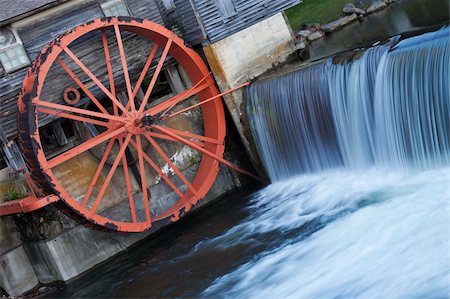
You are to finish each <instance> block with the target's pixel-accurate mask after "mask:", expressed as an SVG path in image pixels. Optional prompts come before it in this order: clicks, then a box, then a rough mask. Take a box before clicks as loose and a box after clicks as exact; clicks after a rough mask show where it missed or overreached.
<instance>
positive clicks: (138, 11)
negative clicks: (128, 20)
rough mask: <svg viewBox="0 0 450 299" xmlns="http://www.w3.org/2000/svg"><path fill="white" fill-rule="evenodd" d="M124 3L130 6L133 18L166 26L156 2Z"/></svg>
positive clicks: (143, 0) (151, 0)
mask: <svg viewBox="0 0 450 299" xmlns="http://www.w3.org/2000/svg"><path fill="white" fill-rule="evenodd" d="M124 2H125V3H126V4H127V5H128V8H129V10H130V13H131V16H133V17H135V18H141V19H146V20H151V21H153V22H156V23H158V24H161V25H163V24H164V22H163V17H162V16H161V13H160V11H159V9H158V5H157V4H156V0H124Z"/></svg>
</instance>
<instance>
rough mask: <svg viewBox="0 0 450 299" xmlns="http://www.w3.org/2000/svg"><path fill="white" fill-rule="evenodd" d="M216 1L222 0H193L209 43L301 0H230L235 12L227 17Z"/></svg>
mask: <svg viewBox="0 0 450 299" xmlns="http://www.w3.org/2000/svg"><path fill="white" fill-rule="evenodd" d="M216 1H222V0H193V2H194V3H195V6H196V9H197V12H198V14H199V15H200V18H201V20H202V23H203V26H204V28H205V31H206V33H207V35H208V40H209V41H210V42H211V43H215V42H217V41H219V40H221V39H223V38H225V37H228V36H230V35H232V34H234V33H236V32H238V31H240V30H242V29H244V28H247V27H250V26H252V25H254V24H256V23H257V22H259V21H261V20H263V19H266V18H268V17H271V16H273V15H275V14H277V13H278V12H280V11H283V10H285V9H287V8H289V7H292V6H294V5H296V4H298V3H300V2H301V0H232V1H233V3H234V5H235V8H236V12H237V13H236V15H234V16H233V17H231V18H229V19H224V18H223V17H222V16H221V14H220V12H219V10H218V8H217V4H216Z"/></svg>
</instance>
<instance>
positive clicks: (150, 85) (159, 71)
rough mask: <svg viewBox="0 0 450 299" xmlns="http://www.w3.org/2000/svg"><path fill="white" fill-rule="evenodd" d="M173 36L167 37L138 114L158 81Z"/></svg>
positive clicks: (142, 109)
mask: <svg viewBox="0 0 450 299" xmlns="http://www.w3.org/2000/svg"><path fill="white" fill-rule="evenodd" d="M172 41H173V34H172V36H169V37H168V40H167V43H166V45H165V47H164V51H163V53H162V55H161V58H160V59H159V62H158V66H157V67H156V70H155V73H154V74H153V77H152V80H151V81H150V84H149V86H148V88H147V92H146V93H145V95H144V98H143V99H142V103H141V107H140V108H139V113H142V112H144V110H145V107H146V106H147V103H148V100H149V98H150V95H151V94H152V91H153V88H154V87H155V84H156V80H158V77H159V74H160V73H161V70H162V67H163V65H164V62H165V61H166V58H167V55H168V54H169V50H170V47H171V46H172Z"/></svg>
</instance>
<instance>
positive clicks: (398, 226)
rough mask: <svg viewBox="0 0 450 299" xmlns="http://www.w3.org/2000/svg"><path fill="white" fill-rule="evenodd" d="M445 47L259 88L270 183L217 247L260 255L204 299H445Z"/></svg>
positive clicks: (417, 40)
mask: <svg viewBox="0 0 450 299" xmlns="http://www.w3.org/2000/svg"><path fill="white" fill-rule="evenodd" d="M449 33H450V31H449V28H444V29H442V30H439V31H437V32H433V33H427V34H423V35H420V36H416V37H413V38H409V39H404V40H402V41H400V42H395V41H392V43H388V44H385V45H380V46H377V47H373V48H371V49H369V50H367V51H365V52H363V53H362V54H359V55H357V57H356V58H353V59H352V60H351V61H349V60H344V61H342V59H341V60H340V61H338V60H339V59H336V58H330V59H328V60H326V61H324V62H320V63H317V64H314V65H312V66H309V67H306V68H302V69H299V70H296V71H294V72H291V73H288V74H284V75H281V76H278V77H271V78H267V79H262V80H259V81H257V82H256V83H254V84H253V85H252V86H251V88H250V89H249V90H248V116H249V122H250V124H251V127H252V132H253V135H254V139H255V142H256V146H257V149H258V151H259V153H260V155H261V157H262V160H263V163H264V165H265V166H266V169H267V172H268V174H269V176H270V178H271V180H272V181H273V182H274V183H273V184H272V185H270V186H269V187H267V188H265V189H264V190H262V191H260V192H258V193H256V194H255V195H254V197H253V200H252V205H251V206H250V207H249V208H248V209H249V211H250V213H251V216H250V217H249V218H248V219H247V220H246V221H243V222H241V223H240V224H239V225H236V226H235V227H233V228H232V229H230V230H229V231H228V232H227V233H226V234H224V235H223V236H221V237H220V238H217V239H216V240H215V242H220V244H228V245H222V247H227V246H229V247H233V245H229V244H236V243H241V242H245V244H248V245H247V246H249V247H253V248H258V247H261V246H264V248H265V249H264V250H263V251H262V252H259V253H258V254H255V255H254V256H253V257H252V258H251V259H249V260H248V262H247V263H245V264H244V265H242V266H241V267H239V268H237V269H236V270H234V271H232V272H230V273H228V274H226V275H223V276H222V277H220V278H218V279H216V280H215V281H214V282H213V283H212V284H211V286H210V287H209V288H208V289H207V290H206V291H205V292H204V293H203V294H204V295H205V296H206V297H208V296H212V295H215V294H222V296H223V297H227V298H236V297H239V298H256V297H260V298H261V297H269V298H448V295H449V294H450V284H449V282H450V257H449V255H448V253H449V252H450V240H449V238H448V236H449V233H450V231H449V228H450V210H449V207H450V205H449V202H450V167H449V165H450V163H449V162H450V160H449V158H450V146H449V145H450V136H449V132H450V123H449V121H450V97H449V95H450V94H449V83H450V82H449V69H450V68H449V67H450V62H449V57H450V48H449V46H450V43H449V39H450V38H449V37H450V34H449ZM275 240H282V241H279V242H277V241H275ZM211 242H213V241H211ZM261 243H262V244H264V245H261ZM234 246H236V245H234Z"/></svg>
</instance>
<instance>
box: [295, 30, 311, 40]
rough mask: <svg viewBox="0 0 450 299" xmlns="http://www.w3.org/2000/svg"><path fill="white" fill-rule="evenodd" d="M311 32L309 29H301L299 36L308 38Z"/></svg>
mask: <svg viewBox="0 0 450 299" xmlns="http://www.w3.org/2000/svg"><path fill="white" fill-rule="evenodd" d="M310 34H311V31H309V30H300V31H299V32H297V37H304V38H307V37H308V36H309V35H310Z"/></svg>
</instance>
